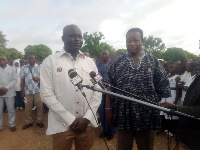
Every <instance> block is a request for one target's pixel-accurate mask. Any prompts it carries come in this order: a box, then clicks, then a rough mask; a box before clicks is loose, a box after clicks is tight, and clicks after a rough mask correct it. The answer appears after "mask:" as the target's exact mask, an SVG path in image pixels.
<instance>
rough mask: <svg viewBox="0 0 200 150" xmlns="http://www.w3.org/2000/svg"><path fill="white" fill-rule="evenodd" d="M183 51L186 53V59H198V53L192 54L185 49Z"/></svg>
mask: <svg viewBox="0 0 200 150" xmlns="http://www.w3.org/2000/svg"><path fill="white" fill-rule="evenodd" d="M183 52H184V54H185V57H186V59H193V60H196V59H198V57H197V55H195V54H192V53H190V52H188V51H185V50H184V51H183Z"/></svg>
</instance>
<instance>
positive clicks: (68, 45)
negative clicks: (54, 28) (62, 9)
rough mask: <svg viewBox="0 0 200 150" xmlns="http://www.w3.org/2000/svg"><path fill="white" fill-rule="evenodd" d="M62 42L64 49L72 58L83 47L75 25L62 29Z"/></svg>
mask: <svg viewBox="0 0 200 150" xmlns="http://www.w3.org/2000/svg"><path fill="white" fill-rule="evenodd" d="M62 41H63V42H64V49H65V51H66V52H68V53H70V54H71V55H72V56H76V55H77V54H78V52H79V50H80V49H81V47H82V45H83V37H82V33H81V30H80V28H79V27H78V26H77V25H73V24H71V25H67V26H65V27H64V28H63V36H62Z"/></svg>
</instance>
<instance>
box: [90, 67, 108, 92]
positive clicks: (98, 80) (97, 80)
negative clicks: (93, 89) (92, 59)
mask: <svg viewBox="0 0 200 150" xmlns="http://www.w3.org/2000/svg"><path fill="white" fill-rule="evenodd" d="M90 77H91V78H92V79H93V80H94V81H95V83H97V84H98V85H99V86H100V87H101V88H102V89H105V87H104V84H103V82H102V80H103V78H102V76H101V75H100V74H96V73H95V72H94V71H91V72H90Z"/></svg>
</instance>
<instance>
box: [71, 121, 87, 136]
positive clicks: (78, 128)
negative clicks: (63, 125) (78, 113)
mask: <svg viewBox="0 0 200 150" xmlns="http://www.w3.org/2000/svg"><path fill="white" fill-rule="evenodd" d="M89 123H90V121H89V120H88V119H86V118H76V119H75V120H74V122H73V123H72V124H71V126H70V127H71V130H72V131H74V132H77V133H82V132H84V131H85V129H86V128H87V125H88V124H89Z"/></svg>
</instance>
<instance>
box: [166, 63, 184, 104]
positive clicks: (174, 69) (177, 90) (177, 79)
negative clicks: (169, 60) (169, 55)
mask: <svg viewBox="0 0 200 150" xmlns="http://www.w3.org/2000/svg"><path fill="white" fill-rule="evenodd" d="M168 71H169V73H170V76H169V77H173V76H174V75H175V74H176V67H175V65H173V64H169V65H168ZM175 80H176V87H177V86H178V82H179V81H180V80H181V78H180V77H179V76H178V77H176V79H175ZM179 93H180V90H179V89H178V88H176V97H175V101H174V104H177V102H178V98H179Z"/></svg>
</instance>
